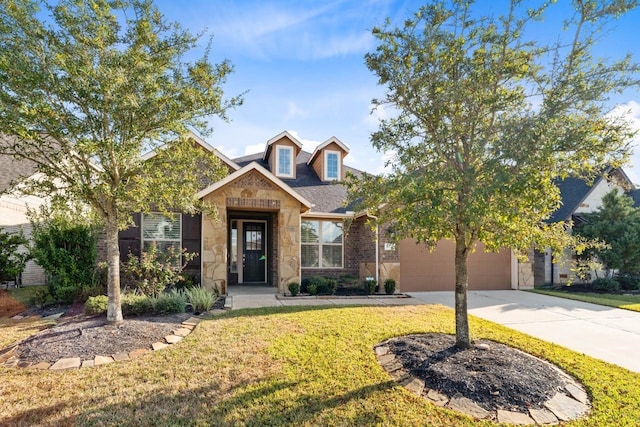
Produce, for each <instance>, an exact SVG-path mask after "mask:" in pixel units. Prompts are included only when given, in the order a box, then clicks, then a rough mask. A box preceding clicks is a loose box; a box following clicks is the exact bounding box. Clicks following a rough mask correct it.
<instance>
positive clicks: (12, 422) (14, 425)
mask: <svg viewBox="0 0 640 427" xmlns="http://www.w3.org/2000/svg"><path fill="white" fill-rule="evenodd" d="M65 407H67V405H66V404H64V403H59V404H57V405H52V406H44V407H43V406H37V407H34V408H32V409H29V410H27V411H23V412H20V413H19V414H17V415H15V416H13V417H9V418H0V426H7V427H8V426H11V427H21V426H25V427H26V426H36V425H55V426H73V425H76V418H75V416H67V417H62V418H59V417H57V416H56V415H58V414H59V413H61V412H63V410H64V409H65ZM0 414H1V412H0ZM47 420H48V421H47ZM54 420H55V422H54Z"/></svg>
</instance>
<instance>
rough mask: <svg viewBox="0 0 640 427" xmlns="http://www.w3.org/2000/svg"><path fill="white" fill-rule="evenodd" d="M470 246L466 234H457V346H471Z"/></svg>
mask: <svg viewBox="0 0 640 427" xmlns="http://www.w3.org/2000/svg"><path fill="white" fill-rule="evenodd" d="M468 255H469V248H467V244H466V242H465V238H464V236H456V261H455V262H456V263H455V269H456V290H455V295H456V347H458V348H469V347H471V340H470V339H469V317H468V315H467V288H468V278H467V257H468Z"/></svg>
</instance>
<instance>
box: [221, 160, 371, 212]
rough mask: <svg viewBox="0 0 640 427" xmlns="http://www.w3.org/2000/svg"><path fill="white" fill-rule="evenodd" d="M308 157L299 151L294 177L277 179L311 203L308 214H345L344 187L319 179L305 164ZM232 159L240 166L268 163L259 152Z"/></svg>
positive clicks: (265, 164) (345, 197)
mask: <svg viewBox="0 0 640 427" xmlns="http://www.w3.org/2000/svg"><path fill="white" fill-rule="evenodd" d="M310 158H311V153H308V152H306V151H301V152H300V154H298V157H296V178H295V179H294V178H278V179H279V180H281V181H282V182H284V183H286V184H287V185H288V186H289V187H291V188H292V189H293V190H295V191H296V192H297V193H299V194H300V195H301V196H302V197H304V198H305V199H307V200H310V201H311V202H312V203H313V207H312V208H311V211H310V212H309V213H308V214H312V213H332V214H345V213H346V212H347V211H348V210H349V209H348V207H345V206H343V204H344V201H345V200H346V199H347V189H346V187H345V186H344V185H342V184H340V183H337V182H335V181H331V182H324V181H321V180H320V178H319V177H318V175H317V174H316V172H315V171H314V170H313V168H312V167H311V166H309V165H308V164H307V162H308V161H309V159H310ZM233 160H234V161H235V162H236V163H237V164H238V165H239V166H241V167H242V166H245V165H248V164H250V163H251V162H256V163H258V164H259V165H260V166H262V167H263V168H265V169H267V170H269V165H268V164H267V163H266V162H265V161H264V160H263V159H262V154H261V153H257V154H252V155H249V156H244V157H239V158H237V159H233ZM344 170H345V171H350V172H352V173H355V174H356V175H359V174H361V173H362V172H360V171H359V170H357V169H354V168H351V167H349V166H344Z"/></svg>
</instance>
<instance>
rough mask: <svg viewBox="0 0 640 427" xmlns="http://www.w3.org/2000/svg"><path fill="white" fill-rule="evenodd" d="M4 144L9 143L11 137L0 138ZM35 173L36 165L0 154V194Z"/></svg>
mask: <svg viewBox="0 0 640 427" xmlns="http://www.w3.org/2000/svg"><path fill="white" fill-rule="evenodd" d="M0 138H2V139H3V140H4V141H3V142H5V143H11V139H10V138H11V137H8V136H0ZM35 173H36V164H35V163H34V162H32V161H30V160H25V159H18V158H15V157H13V156H10V155H8V154H0V193H4V192H6V191H7V190H10V189H11V187H12V186H13V185H15V184H17V183H19V182H20V181H23V180H24V179H26V178H29V177H30V176H32V175H33V174H35Z"/></svg>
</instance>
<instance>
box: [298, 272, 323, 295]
mask: <svg viewBox="0 0 640 427" xmlns="http://www.w3.org/2000/svg"><path fill="white" fill-rule="evenodd" d="M311 285H313V286H315V291H314V294H312V295H315V294H316V293H320V291H321V290H322V288H323V287H324V286H326V285H325V283H324V277H322V276H310V277H305V278H304V279H302V286H301V289H300V291H301V292H303V293H305V292H306V293H311V292H309V286H311Z"/></svg>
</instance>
